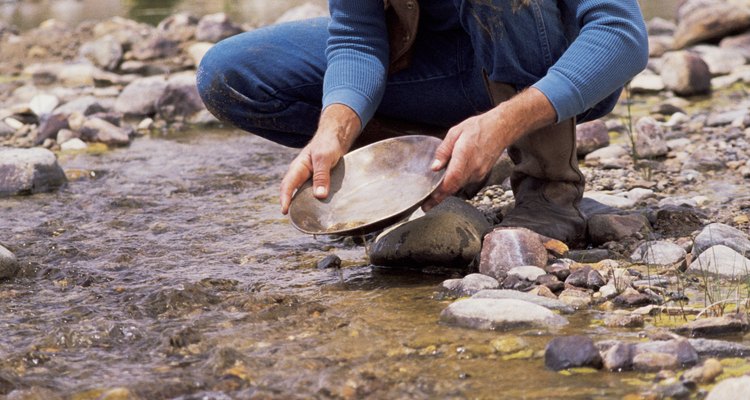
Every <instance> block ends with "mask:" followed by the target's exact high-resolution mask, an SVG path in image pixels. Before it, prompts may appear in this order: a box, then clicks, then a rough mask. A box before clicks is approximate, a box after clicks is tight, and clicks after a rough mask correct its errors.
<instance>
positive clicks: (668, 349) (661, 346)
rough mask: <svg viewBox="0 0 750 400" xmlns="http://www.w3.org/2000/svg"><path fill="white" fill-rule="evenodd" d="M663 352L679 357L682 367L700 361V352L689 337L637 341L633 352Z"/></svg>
mask: <svg viewBox="0 0 750 400" xmlns="http://www.w3.org/2000/svg"><path fill="white" fill-rule="evenodd" d="M645 353H663V354H670V355H672V356H674V357H675V358H676V359H677V364H678V366H680V367H690V366H693V365H695V363H697V362H698V360H699V357H698V353H697V352H696V351H695V349H694V348H693V346H691V345H690V342H688V340H687V339H672V340H656V341H651V342H643V343H637V344H636V345H635V349H634V352H633V354H634V355H638V354H645Z"/></svg>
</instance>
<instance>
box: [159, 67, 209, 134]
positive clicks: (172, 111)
mask: <svg viewBox="0 0 750 400" xmlns="http://www.w3.org/2000/svg"><path fill="white" fill-rule="evenodd" d="M204 108H205V107H204V105H203V101H202V100H201V98H200V95H199V94H198V87H197V86H196V82H195V73H194V72H188V73H181V74H177V75H174V76H172V77H170V78H169V80H168V81H167V87H166V89H165V90H164V93H162V95H161V96H160V97H159V99H158V100H157V101H156V110H157V113H158V114H159V116H160V117H162V118H163V119H164V120H165V121H170V122H172V121H181V120H184V119H187V118H189V117H190V116H192V115H194V114H195V113H197V112H198V111H200V110H203V109H204Z"/></svg>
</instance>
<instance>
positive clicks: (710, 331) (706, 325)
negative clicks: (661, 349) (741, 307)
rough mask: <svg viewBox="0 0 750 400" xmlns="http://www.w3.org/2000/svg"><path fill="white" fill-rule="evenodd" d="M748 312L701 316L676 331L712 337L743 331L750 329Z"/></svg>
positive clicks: (689, 334) (692, 335)
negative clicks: (708, 316)
mask: <svg viewBox="0 0 750 400" xmlns="http://www.w3.org/2000/svg"><path fill="white" fill-rule="evenodd" d="M749 327H750V326H749V325H748V317H747V314H744V313H739V314H738V313H732V314H727V315H723V316H721V317H710V318H701V319H696V320H695V321H691V322H690V323H688V324H686V325H685V326H681V327H678V328H675V329H674V331H675V332H677V333H679V334H681V335H686V336H691V337H710V336H720V335H728V334H737V333H742V332H745V331H747V330H748V328H749Z"/></svg>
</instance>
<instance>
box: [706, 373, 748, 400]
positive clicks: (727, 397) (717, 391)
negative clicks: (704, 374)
mask: <svg viewBox="0 0 750 400" xmlns="http://www.w3.org/2000/svg"><path fill="white" fill-rule="evenodd" d="M738 393H750V376H741V377H739V378H728V379H725V380H723V381H721V382H719V383H718V384H717V385H716V386H714V388H713V389H711V391H710V392H709V393H708V397H706V400H736V399H737V394H738Z"/></svg>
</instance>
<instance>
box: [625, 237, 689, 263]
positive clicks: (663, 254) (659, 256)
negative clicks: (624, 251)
mask: <svg viewBox="0 0 750 400" xmlns="http://www.w3.org/2000/svg"><path fill="white" fill-rule="evenodd" d="M685 257H687V252H686V251H685V249H683V248H682V247H680V246H678V245H676V244H674V243H671V242H667V241H664V240H658V241H650V242H645V243H643V244H642V245H640V246H638V248H637V249H636V250H635V251H634V252H633V254H632V255H631V256H630V261H632V262H634V263H642V264H650V265H675V264H678V263H681V262H683V261H685Z"/></svg>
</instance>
